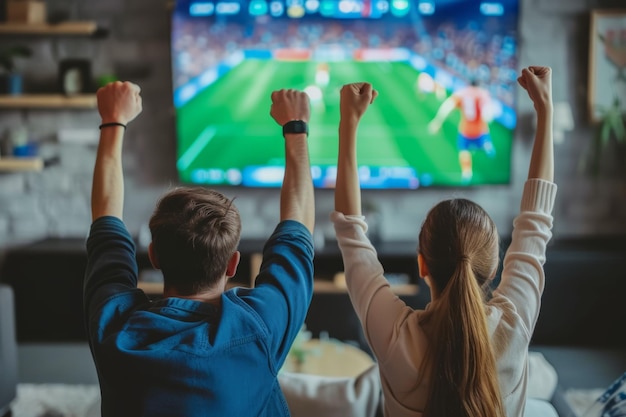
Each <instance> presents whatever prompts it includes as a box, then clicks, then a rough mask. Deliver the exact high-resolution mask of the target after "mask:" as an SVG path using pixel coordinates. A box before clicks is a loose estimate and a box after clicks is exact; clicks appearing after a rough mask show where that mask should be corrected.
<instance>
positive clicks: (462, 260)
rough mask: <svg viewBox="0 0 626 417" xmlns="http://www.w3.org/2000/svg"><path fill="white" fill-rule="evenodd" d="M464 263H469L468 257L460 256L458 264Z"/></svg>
mask: <svg viewBox="0 0 626 417" xmlns="http://www.w3.org/2000/svg"><path fill="white" fill-rule="evenodd" d="M464 262H467V263H470V257H469V256H466V255H461V256H460V257H459V263H464Z"/></svg>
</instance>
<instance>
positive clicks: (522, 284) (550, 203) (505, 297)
mask: <svg viewBox="0 0 626 417" xmlns="http://www.w3.org/2000/svg"><path fill="white" fill-rule="evenodd" d="M556 189H557V187H556V184H554V183H552V182H549V181H545V180H540V179H530V180H528V181H526V184H525V185H524V193H523V195H522V202H521V207H520V214H519V215H518V216H517V217H516V218H515V220H514V222H513V234H512V239H511V245H510V246H509V248H508V250H507V252H506V255H505V256H504V265H503V270H502V279H501V281H500V285H499V286H498V288H497V289H496V290H495V291H494V298H493V299H492V300H491V304H494V305H495V304H498V303H502V302H504V303H507V304H508V303H510V304H512V307H513V309H514V312H515V313H516V314H517V315H518V316H519V317H520V318H521V321H522V323H523V325H524V326H525V329H524V330H525V331H526V335H527V337H528V338H529V339H530V336H531V335H532V332H533V329H534V327H535V323H536V321H537V317H538V316H539V309H540V306H541V294H542V293H543V288H544V283H545V276H544V271H543V265H544V263H545V261H546V246H547V244H548V241H549V240H550V238H551V237H552V232H551V229H552V220H553V218H552V214H551V213H552V209H553V207H554V200H555V197H556ZM507 301H508V302H507Z"/></svg>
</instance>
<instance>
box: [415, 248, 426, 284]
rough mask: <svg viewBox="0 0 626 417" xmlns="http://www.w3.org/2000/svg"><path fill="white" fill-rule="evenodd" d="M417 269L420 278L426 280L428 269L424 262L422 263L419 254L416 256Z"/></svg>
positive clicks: (422, 259) (422, 260) (421, 257)
mask: <svg viewBox="0 0 626 417" xmlns="http://www.w3.org/2000/svg"><path fill="white" fill-rule="evenodd" d="M417 268H418V272H419V274H420V277H422V278H426V276H427V275H428V267H427V266H426V262H425V261H424V257H423V256H422V254H421V253H418V254H417Z"/></svg>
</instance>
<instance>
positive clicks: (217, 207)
mask: <svg viewBox="0 0 626 417" xmlns="http://www.w3.org/2000/svg"><path fill="white" fill-rule="evenodd" d="M150 232H151V233H152V246H153V253H154V255H155V256H156V260H157V261H158V264H159V267H160V269H161V270H162V271H163V277H164V280H165V289H166V290H167V289H169V288H173V289H175V290H176V292H177V293H178V294H180V295H192V294H197V293H199V292H202V291H205V290H207V289H210V288H211V287H213V286H214V285H216V284H217V282H218V281H219V279H220V278H221V277H222V276H223V275H224V273H225V272H226V267H227V265H228V261H229V259H230V257H231V256H232V255H233V254H234V253H235V251H236V250H237V246H238V245H239V239H240V236H241V219H240V217H239V211H238V210H237V207H235V205H234V204H233V201H232V200H231V199H229V198H227V197H226V196H224V195H223V194H221V193H219V192H217V191H215V190H210V189H206V188H200V187H193V188H191V187H180V188H176V189H174V190H172V191H170V192H169V193H167V194H165V195H164V196H163V197H162V198H161V200H160V201H159V202H158V203H157V206H156V209H155V211H154V214H153V215H152V217H151V218H150Z"/></svg>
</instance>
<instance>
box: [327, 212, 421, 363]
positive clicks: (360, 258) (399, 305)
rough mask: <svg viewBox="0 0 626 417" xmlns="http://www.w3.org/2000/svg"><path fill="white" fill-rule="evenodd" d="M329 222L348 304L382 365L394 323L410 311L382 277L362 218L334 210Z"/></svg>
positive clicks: (389, 343)
mask: <svg viewBox="0 0 626 417" xmlns="http://www.w3.org/2000/svg"><path fill="white" fill-rule="evenodd" d="M331 220H332V222H333V224H334V227H335V234H336V236H337V242H338V244H339V249H340V250H341V255H342V258H343V264H344V271H345V275H346V284H347V286H348V293H349V295H350V301H351V302H352V305H353V307H354V309H355V311H356V314H357V316H358V317H359V320H360V321H361V325H362V327H363V331H364V333H365V337H366V338H367V341H368V343H369V345H370V347H371V348H372V350H373V351H374V354H375V355H376V357H377V358H378V360H379V361H380V362H384V361H385V360H386V356H387V351H388V349H389V347H390V346H391V344H392V343H393V338H394V337H395V336H394V335H396V334H397V333H396V324H397V323H399V322H401V320H402V318H401V316H402V315H406V314H408V311H409V310H410V309H409V308H408V307H407V306H406V304H405V303H404V302H403V301H402V300H400V298H398V297H397V296H396V295H395V294H394V293H393V291H392V290H391V287H390V285H389V282H388V281H387V279H386V278H385V277H384V270H383V266H382V265H381V263H380V261H379V260H378V255H377V253H376V249H374V246H372V244H371V242H370V241H369V239H368V238H367V236H366V234H365V233H366V232H367V223H366V222H365V218H364V217H363V216H356V215H349V216H346V215H344V214H342V213H340V212H337V211H335V212H333V213H332V214H331Z"/></svg>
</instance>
